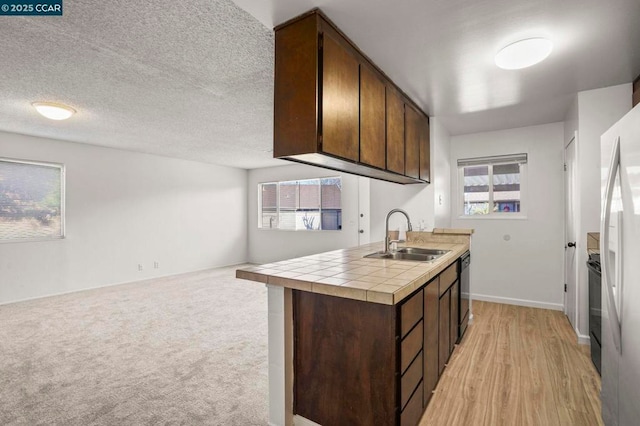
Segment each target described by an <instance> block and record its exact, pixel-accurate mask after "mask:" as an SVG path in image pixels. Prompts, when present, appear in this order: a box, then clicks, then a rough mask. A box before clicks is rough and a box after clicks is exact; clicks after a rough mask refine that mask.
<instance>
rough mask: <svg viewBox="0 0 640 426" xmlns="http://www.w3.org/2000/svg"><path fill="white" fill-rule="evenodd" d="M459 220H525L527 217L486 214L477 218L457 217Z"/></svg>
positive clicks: (521, 215)
mask: <svg viewBox="0 0 640 426" xmlns="http://www.w3.org/2000/svg"><path fill="white" fill-rule="evenodd" d="M458 219H461V220H496V219H497V220H527V219H528V218H527V215H523V214H519V215H511V214H488V215H483V216H481V215H477V216H458Z"/></svg>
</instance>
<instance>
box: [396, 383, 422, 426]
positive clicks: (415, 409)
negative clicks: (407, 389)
mask: <svg viewBox="0 0 640 426" xmlns="http://www.w3.org/2000/svg"><path fill="white" fill-rule="evenodd" d="M422 392H423V390H422V386H418V389H417V390H416V393H414V394H413V396H412V397H411V399H410V400H409V402H408V403H407V405H406V406H405V407H404V410H402V413H400V425H401V426H416V425H417V424H418V422H419V421H420V418H421V417H422V397H423V395H422Z"/></svg>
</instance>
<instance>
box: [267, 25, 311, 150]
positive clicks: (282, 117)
mask: <svg viewBox="0 0 640 426" xmlns="http://www.w3.org/2000/svg"><path fill="white" fill-rule="evenodd" d="M275 50H276V52H275V82H274V126H273V138H274V141H273V156H274V157H284V156H289V155H297V154H306V153H310V152H316V151H317V149H318V129H317V119H318V99H317V77H318V31H317V17H316V16H315V15H311V16H309V17H307V18H304V19H302V20H299V21H296V22H294V23H292V24H291V25H289V26H286V27H283V28H280V29H278V30H277V31H276V49H275Z"/></svg>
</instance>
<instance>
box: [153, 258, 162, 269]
mask: <svg viewBox="0 0 640 426" xmlns="http://www.w3.org/2000/svg"><path fill="white" fill-rule="evenodd" d="M153 267H154V269H158V268H160V264H159V263H158V261H157V260H156V261H155V262H153Z"/></svg>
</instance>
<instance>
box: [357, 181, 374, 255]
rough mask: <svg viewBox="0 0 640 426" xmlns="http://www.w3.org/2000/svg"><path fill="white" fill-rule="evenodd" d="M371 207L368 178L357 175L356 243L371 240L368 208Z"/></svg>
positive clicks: (364, 242)
mask: <svg viewBox="0 0 640 426" xmlns="http://www.w3.org/2000/svg"><path fill="white" fill-rule="evenodd" d="M370 209H371V199H370V181H369V178H365V177H360V176H359V177H358V245H362V244H369V243H370V242H371V229H370V223H371V220H370V218H369V210H370Z"/></svg>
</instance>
